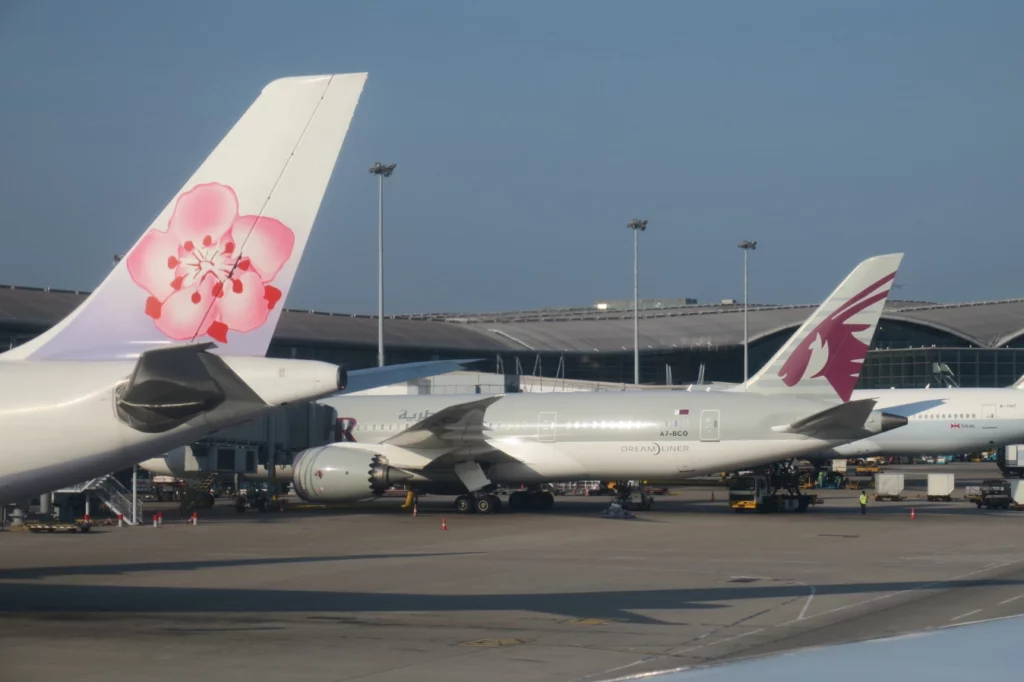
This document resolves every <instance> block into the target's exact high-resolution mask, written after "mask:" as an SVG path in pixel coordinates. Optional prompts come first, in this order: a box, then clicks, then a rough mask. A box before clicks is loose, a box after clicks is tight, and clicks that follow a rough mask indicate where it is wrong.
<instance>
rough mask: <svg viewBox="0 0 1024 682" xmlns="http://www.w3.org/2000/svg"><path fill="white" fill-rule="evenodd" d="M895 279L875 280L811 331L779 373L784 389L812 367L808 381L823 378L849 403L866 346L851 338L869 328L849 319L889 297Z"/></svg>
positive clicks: (892, 276)
mask: <svg viewBox="0 0 1024 682" xmlns="http://www.w3.org/2000/svg"><path fill="white" fill-rule="evenodd" d="M895 278H896V273H895V272H894V273H892V274H891V275H889V276H887V277H883V278H882V279H880V280H878V281H877V282H875V283H874V284H872V285H871V286H869V287H867V288H866V289H864V290H863V291H861V292H860V293H858V294H857V295H856V296H854V297H852V298H851V299H850V300H848V301H847V302H846V303H844V304H843V305H841V306H840V307H839V309H838V310H836V311H835V312H834V313H832V314H831V315H829V316H828V317H826V318H825V319H824V320H823V321H822V322H821V324H819V325H818V326H817V327H815V328H814V329H812V330H811V332H810V333H809V334H808V335H807V336H806V337H805V338H804V339H803V340H802V341H801V342H800V343H799V344H798V345H797V347H796V348H795V349H794V350H793V352H792V354H790V356H789V358H788V359H787V360H786V362H785V363H784V364H783V365H782V369H781V370H779V377H781V378H782V381H783V382H785V384H786V385H787V386H796V385H797V384H799V383H800V381H801V380H802V379H803V378H804V375H805V374H806V373H807V371H808V367H813V369H812V370H811V371H812V372H813V373H812V374H811V376H810V378H812V379H814V378H817V377H821V376H823V377H825V379H827V380H828V383H829V384H831V385H832V388H833V389H835V391H836V393H838V394H839V397H840V398H842V399H843V401H847V400H849V399H850V396H851V395H853V389H854V386H856V385H857V377H858V376H859V375H860V369H861V365H862V364H863V362H864V357H865V356H866V355H867V352H868V344H866V343H864V342H863V341H861V340H860V339H858V338H857V337H856V336H855V334H857V333H858V332H862V331H865V330H867V329H869V328H870V327H871V325H868V324H853V323H850V322H849V319H850V318H851V317H853V316H854V315H856V314H857V313H859V312H861V311H863V310H865V309H867V308H869V307H871V306H872V305H874V304H875V303H878V302H879V301H884V300H885V298H886V297H887V296H888V295H889V285H890V284H891V283H892V281H893V280H894V279H895ZM812 360H813V362H812Z"/></svg>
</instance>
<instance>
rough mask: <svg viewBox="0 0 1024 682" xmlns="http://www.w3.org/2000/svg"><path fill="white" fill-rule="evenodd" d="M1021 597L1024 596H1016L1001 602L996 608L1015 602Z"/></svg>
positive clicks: (1023, 595)
mask: <svg viewBox="0 0 1024 682" xmlns="http://www.w3.org/2000/svg"><path fill="white" fill-rule="evenodd" d="M1021 597H1024V594H1018V595H1017V596H1016V597H1010V598H1009V599H1004V600H1003V601H1001V602H999V603H998V604H997V605H996V606H1002V605H1003V604H1009V603H1010V602H1013V601H1017V600H1018V599H1020V598H1021Z"/></svg>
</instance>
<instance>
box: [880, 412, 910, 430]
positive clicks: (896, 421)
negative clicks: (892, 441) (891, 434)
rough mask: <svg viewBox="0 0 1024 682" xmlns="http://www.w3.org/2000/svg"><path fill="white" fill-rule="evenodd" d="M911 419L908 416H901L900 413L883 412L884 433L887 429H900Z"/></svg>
mask: <svg viewBox="0 0 1024 682" xmlns="http://www.w3.org/2000/svg"><path fill="white" fill-rule="evenodd" d="M908 421H909V420H908V419H907V418H906V417H901V416H900V415H898V414H890V413H888V412H883V413H882V433H885V432H886V431H892V430H893V429H898V428H899V427H901V426H906V425H907V422H908Z"/></svg>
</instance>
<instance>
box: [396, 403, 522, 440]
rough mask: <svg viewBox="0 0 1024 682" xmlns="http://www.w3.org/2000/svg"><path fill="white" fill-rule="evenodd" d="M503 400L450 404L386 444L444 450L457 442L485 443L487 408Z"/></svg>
mask: <svg viewBox="0 0 1024 682" xmlns="http://www.w3.org/2000/svg"><path fill="white" fill-rule="evenodd" d="M501 397H502V396H500V395H494V396H489V397H487V398H482V399H479V400H470V401H468V402H465V403H459V404H457V405H450V406H448V407H446V408H444V409H443V410H441V411H440V412H436V413H434V414H432V415H430V416H429V417H427V418H425V419H421V420H420V421H418V422H416V423H415V424H413V425H412V426H410V427H409V428H408V429H406V430H405V431H402V432H401V433H399V434H396V435H395V436H393V437H391V438H389V439H387V440H386V441H384V443H386V444H387V445H395V446H398V447H406V448H440V447H451V445H452V444H453V441H455V442H457V443H465V442H467V441H482V440H483V431H484V414H485V413H486V412H487V408H488V407H490V406H491V405H493V404H494V403H495V402H497V401H498V400H500V399H501Z"/></svg>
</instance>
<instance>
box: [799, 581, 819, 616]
mask: <svg viewBox="0 0 1024 682" xmlns="http://www.w3.org/2000/svg"><path fill="white" fill-rule="evenodd" d="M808 587H809V588H811V593H810V594H809V595H808V596H807V603H805V604H804V607H803V608H802V609H800V615H799V616H797V617H796V619H797V620H803V619H804V617H805V616H806V615H807V609H809V608H810V607H811V600H813V599H814V594H815V592H816V590H815V589H814V585H808Z"/></svg>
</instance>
